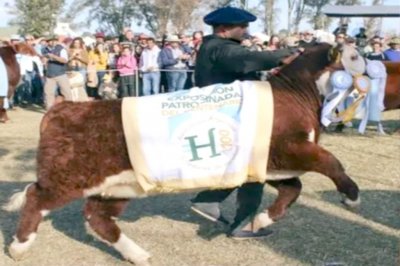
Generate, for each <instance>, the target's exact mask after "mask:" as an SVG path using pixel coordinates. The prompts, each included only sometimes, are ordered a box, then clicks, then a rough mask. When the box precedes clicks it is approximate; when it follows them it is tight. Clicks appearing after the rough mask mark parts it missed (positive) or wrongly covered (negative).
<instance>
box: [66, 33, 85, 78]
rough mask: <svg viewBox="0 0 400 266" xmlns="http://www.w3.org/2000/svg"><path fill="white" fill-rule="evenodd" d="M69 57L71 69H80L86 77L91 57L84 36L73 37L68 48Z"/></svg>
mask: <svg viewBox="0 0 400 266" xmlns="http://www.w3.org/2000/svg"><path fill="white" fill-rule="evenodd" d="M68 58H69V61H68V68H69V70H71V71H78V72H79V73H81V74H82V76H83V77H84V78H85V79H86V74H87V65H88V61H89V57H88V53H87V51H86V48H85V44H84V43H83V40H82V38H80V37H78V38H75V39H73V41H72V43H71V46H70V48H69V50H68Z"/></svg>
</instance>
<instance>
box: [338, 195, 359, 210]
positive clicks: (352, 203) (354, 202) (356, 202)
mask: <svg viewBox="0 0 400 266" xmlns="http://www.w3.org/2000/svg"><path fill="white" fill-rule="evenodd" d="M341 202H342V204H343V205H345V206H346V207H349V208H351V209H355V208H357V207H358V206H360V203H361V200H360V197H358V198H357V199H356V200H351V199H349V198H348V197H346V195H343V198H342V200H341Z"/></svg>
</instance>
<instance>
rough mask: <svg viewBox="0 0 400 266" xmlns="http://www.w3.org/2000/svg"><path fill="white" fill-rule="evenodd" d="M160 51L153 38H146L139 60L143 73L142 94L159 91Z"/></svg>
mask: <svg viewBox="0 0 400 266" xmlns="http://www.w3.org/2000/svg"><path fill="white" fill-rule="evenodd" d="M160 51H161V50H160V48H158V46H157V45H156V43H155V40H154V38H148V39H147V46H146V48H145V49H144V50H143V52H142V54H141V56H140V62H139V69H140V71H141V72H142V73H143V95H151V94H158V93H159V92H160V76H161V75H160V65H161V61H160V60H161V59H160Z"/></svg>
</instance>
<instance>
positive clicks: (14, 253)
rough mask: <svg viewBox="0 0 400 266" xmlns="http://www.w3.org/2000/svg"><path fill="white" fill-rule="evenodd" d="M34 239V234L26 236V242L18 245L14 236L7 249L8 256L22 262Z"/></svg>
mask: <svg viewBox="0 0 400 266" xmlns="http://www.w3.org/2000/svg"><path fill="white" fill-rule="evenodd" d="M35 238H36V233H32V234H30V235H29V236H28V240H27V241H25V242H22V243H20V242H19V241H18V239H17V238H16V237H15V236H14V241H13V242H12V243H11V245H10V247H9V249H8V252H9V253H10V256H11V257H12V258H13V259H14V260H22V259H23V258H24V257H25V255H26V254H27V252H28V251H29V248H30V247H31V245H32V244H33V241H35Z"/></svg>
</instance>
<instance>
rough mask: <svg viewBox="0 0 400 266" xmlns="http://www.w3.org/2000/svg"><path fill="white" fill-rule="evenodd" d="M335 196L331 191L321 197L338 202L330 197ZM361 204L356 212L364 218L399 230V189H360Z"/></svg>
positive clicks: (334, 202)
mask: <svg viewBox="0 0 400 266" xmlns="http://www.w3.org/2000/svg"><path fill="white" fill-rule="evenodd" d="M335 196H336V197H337V194H336V193H335V192H333V191H326V192H323V193H322V195H321V197H322V198H323V199H324V200H325V201H328V202H331V203H333V204H338V205H340V203H337V201H334V200H332V199H334V198H335ZM360 199H361V205H360V206H359V207H358V208H357V214H358V215H360V216H362V217H364V218H365V219H368V220H371V221H374V222H376V223H380V224H383V225H385V226H388V227H391V228H393V229H397V230H400V191H384V190H362V191H361V192H360Z"/></svg>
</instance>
